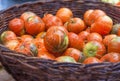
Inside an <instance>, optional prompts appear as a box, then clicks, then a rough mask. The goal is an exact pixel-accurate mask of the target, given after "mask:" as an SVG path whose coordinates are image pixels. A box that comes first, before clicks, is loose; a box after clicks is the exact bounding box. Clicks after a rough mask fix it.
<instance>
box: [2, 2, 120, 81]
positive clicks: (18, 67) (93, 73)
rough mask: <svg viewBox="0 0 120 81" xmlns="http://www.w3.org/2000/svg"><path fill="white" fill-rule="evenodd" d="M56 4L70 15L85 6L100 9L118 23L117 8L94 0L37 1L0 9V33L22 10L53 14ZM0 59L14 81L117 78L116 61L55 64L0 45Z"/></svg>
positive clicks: (111, 80)
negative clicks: (86, 63)
mask: <svg viewBox="0 0 120 81" xmlns="http://www.w3.org/2000/svg"><path fill="white" fill-rule="evenodd" d="M60 7H68V8H70V9H71V10H72V11H73V13H74V16H75V17H80V18H82V17H83V13H84V12H85V11H86V10H88V9H102V10H103V11H105V12H106V13H107V14H108V15H109V16H110V17H111V18H112V19H113V21H114V23H120V8H117V7H114V6H112V5H110V4H107V3H102V2H99V1H96V0H93V1H91V0H71V1H70V0H67V1H59V2H58V1H57V0H56V1H53V0H52V1H49V2H40V1H37V2H29V3H25V4H21V5H15V6H13V7H11V8H9V9H7V10H4V11H2V12H0V34H1V33H2V32H3V31H5V30H7V27H8V22H9V21H10V20H11V19H13V18H15V17H19V16H20V15H21V14H22V13H23V12H25V11H33V12H34V13H36V14H38V15H39V16H41V17H42V16H43V14H44V13H46V12H48V13H52V14H55V13H56V11H57V10H58V9H59V8H60ZM0 61H1V62H2V64H3V65H4V67H5V69H6V70H7V71H8V72H9V73H10V74H12V76H13V77H14V78H15V79H16V81H120V63H99V64H88V65H84V64H80V63H76V64H75V63H57V62H55V61H51V60H45V59H40V58H36V57H28V56H25V55H22V54H19V53H16V52H14V51H11V50H9V49H7V48H6V47H4V46H3V45H1V44H0Z"/></svg>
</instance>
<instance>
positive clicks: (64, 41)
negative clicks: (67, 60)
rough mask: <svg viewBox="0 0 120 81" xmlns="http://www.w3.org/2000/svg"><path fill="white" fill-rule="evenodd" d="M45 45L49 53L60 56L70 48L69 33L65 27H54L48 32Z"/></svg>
mask: <svg viewBox="0 0 120 81" xmlns="http://www.w3.org/2000/svg"><path fill="white" fill-rule="evenodd" d="M44 43H45V47H46V49H47V50H48V51H49V52H51V53H53V54H54V55H55V56H59V54H61V53H63V51H65V50H66V49H67V47H68V43H69V41H68V31H67V30H66V29H65V28H64V27H63V26H53V27H51V28H49V29H48V31H47V32H46V36H45V38H44Z"/></svg>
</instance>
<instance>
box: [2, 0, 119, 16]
mask: <svg viewBox="0 0 120 81" xmlns="http://www.w3.org/2000/svg"><path fill="white" fill-rule="evenodd" d="M53 2H74V0H65V1H64V0H58V1H57V0H51V1H47V0H45V1H44V2H43V1H40V0H38V1H28V2H24V3H22V4H14V5H12V6H10V7H8V8H6V9H3V10H1V11H0V14H2V13H4V12H5V11H7V10H9V9H11V8H14V7H20V6H23V5H26V4H36V3H41V4H45V3H53ZM75 2H98V3H103V4H106V5H109V6H113V7H115V8H117V9H120V7H118V6H115V5H112V4H110V3H106V2H102V1H101V0H84V1H83V0H75Z"/></svg>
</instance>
